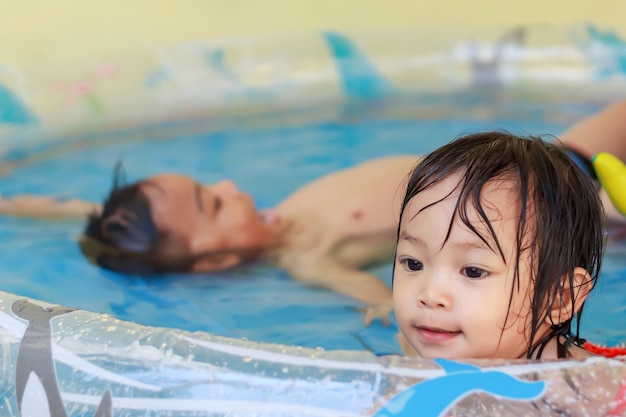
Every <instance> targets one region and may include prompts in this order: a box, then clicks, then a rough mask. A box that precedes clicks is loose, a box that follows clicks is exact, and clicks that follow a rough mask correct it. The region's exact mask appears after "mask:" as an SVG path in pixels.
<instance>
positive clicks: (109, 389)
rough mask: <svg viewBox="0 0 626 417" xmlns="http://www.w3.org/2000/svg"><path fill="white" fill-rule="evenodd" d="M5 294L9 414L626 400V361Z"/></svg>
mask: <svg viewBox="0 0 626 417" xmlns="http://www.w3.org/2000/svg"><path fill="white" fill-rule="evenodd" d="M0 298H1V300H2V301H0V337H1V340H2V345H1V349H2V355H1V356H0V358H1V359H0V365H1V367H0V369H1V371H2V375H1V382H0V392H2V393H3V398H4V401H3V402H2V403H0V415H3V416H21V417H25V416H33V417H34V416H37V417H41V416H99V417H100V416H101V417H104V416H147V415H149V416H312V417H324V416H380V417H382V416H415V415H419V416H424V417H428V416H433V417H434V416H441V415H453V416H456V415H459V416H474V415H476V416H478V415H480V416H485V415H489V416H514V415H515V416H520V415H524V416H535V415H536V416H548V415H563V413H565V414H566V415H572V416H574V415H576V416H599V415H609V414H608V412H609V410H613V411H616V410H617V411H619V412H620V413H623V412H624V410H626V402H620V403H618V402H616V401H615V399H616V398H618V397H619V396H620V395H623V392H622V391H624V387H623V381H626V379H625V378H626V365H625V364H624V363H622V362H621V361H615V360H607V359H601V358H593V359H588V360H586V361H584V362H573V361H552V362H548V361H544V362H523V361H513V362H503V361H482V362H465V361H450V360H434V361H430V360H421V359H416V358H412V359H409V358H402V357H399V356H387V357H376V356H375V355H373V354H371V353H368V352H356V351H323V350H315V349H303V348H298V347H294V346H282V345H269V344H259V343H254V342H250V341H244V340H234V339H228V338H223V337H216V336H212V335H210V334H207V333H189V332H183V331H177V330H171V329H164V328H150V327H144V326H140V325H137V324H133V323H128V322H122V321H120V320H117V319H115V318H114V317H111V316H106V315H101V314H95V313H91V312H87V311H80V310H74V309H71V308H65V307H59V306H52V305H50V304H47V303H44V302H41V301H36V300H27V299H24V298H21V297H19V296H15V295H11V294H6V293H2V296H1V297H0ZM619 407H621V408H619ZM611 415H615V414H611Z"/></svg>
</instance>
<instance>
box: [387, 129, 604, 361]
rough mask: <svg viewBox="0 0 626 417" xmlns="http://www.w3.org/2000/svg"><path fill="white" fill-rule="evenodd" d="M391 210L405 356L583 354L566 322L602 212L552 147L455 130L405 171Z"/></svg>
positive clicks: (590, 273)
mask: <svg viewBox="0 0 626 417" xmlns="http://www.w3.org/2000/svg"><path fill="white" fill-rule="evenodd" d="M400 216H401V217H400V224H399V228H398V235H397V240H398V243H397V249H396V258H395V267H394V275H393V301H394V310H395V315H396V320H397V323H398V326H399V328H400V330H401V334H402V336H403V338H401V344H402V345H403V347H404V348H405V350H406V351H407V353H409V354H416V355H421V356H423V357H428V358H433V357H445V358H508V359H514V358H524V357H525V358H565V357H572V358H581V357H585V356H587V355H589V353H587V352H586V351H585V350H584V349H582V348H581V347H580V345H581V339H579V337H578V324H576V326H573V324H572V322H573V320H574V319H575V318H576V323H579V321H580V315H581V313H582V309H583V305H584V302H585V300H586V298H587V296H588V295H589V293H590V292H591V291H592V289H593V288H594V286H595V283H596V280H597V278H598V272H599V270H600V264H601V259H602V255H603V249H604V239H605V238H604V235H605V232H604V230H605V227H604V215H603V209H602V205H601V202H600V200H599V197H598V195H597V192H596V189H595V187H594V184H593V182H592V181H591V180H590V178H589V177H588V176H587V175H586V174H584V173H583V172H582V170H581V169H580V168H579V167H578V166H576V165H575V164H574V163H573V162H572V160H571V159H570V158H568V157H567V156H566V154H565V153H564V152H563V151H562V149H560V148H559V147H557V146H555V145H551V144H548V143H545V142H543V141H542V140H541V139H538V138H520V137H517V136H513V135H510V134H506V133H498V132H487V133H480V134H475V135H470V136H466V137H462V138H460V139H457V140H455V141H453V142H451V143H450V144H447V145H445V146H443V147H441V148H439V149H437V150H436V151H434V152H433V153H431V154H430V155H428V156H426V157H425V158H424V159H423V160H422V162H421V163H420V164H419V165H417V166H416V168H415V169H414V170H413V172H412V173H411V176H410V179H409V182H408V186H407V189H406V195H405V197H404V200H403V202H402V207H401V215H400ZM573 327H574V328H573Z"/></svg>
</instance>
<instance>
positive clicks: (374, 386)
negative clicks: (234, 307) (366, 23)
mask: <svg viewBox="0 0 626 417" xmlns="http://www.w3.org/2000/svg"><path fill="white" fill-rule="evenodd" d="M624 57H626V53H624V41H623V40H622V39H621V38H620V37H619V35H617V34H616V33H614V32H612V31H610V30H606V29H602V28H597V27H595V26H593V25H582V26H576V27H572V28H556V29H554V28H546V27H536V28H535V27H533V28H511V29H507V30H502V31H500V32H498V33H456V34H453V35H451V34H450V33H445V32H444V31H442V33H441V34H434V33H432V32H429V33H427V34H424V33H422V34H416V35H415V36H414V35H412V34H406V33H404V34H360V35H353V34H346V33H338V32H326V33H321V34H311V35H302V36H300V37H297V36H296V37H284V38H268V39H264V40H263V39H262V40H258V39H257V40H247V39H236V40H224V41H211V42H197V43H191V44H185V45H178V46H175V47H171V48H165V47H164V48H161V49H156V50H153V51H149V52H147V53H140V52H137V51H134V52H133V53H128V54H122V53H121V54H120V55H119V56H116V57H113V58H111V59H103V60H102V61H99V62H96V63H93V64H89V63H85V64H84V65H81V66H79V67H75V66H69V65H68V66H66V67H62V68H59V67H49V66H44V65H42V66H38V67H37V68H17V67H15V66H12V65H11V64H10V63H4V64H3V65H0V136H1V143H2V159H3V166H4V167H10V165H11V164H13V163H19V162H20V161H24V160H27V159H28V158H29V157H30V156H31V155H33V154H36V153H37V152H40V151H45V150H46V149H50V146H54V145H55V144H63V143H67V142H68V141H69V140H71V138H72V137H80V136H81V135H83V134H88V133H93V132H103V131H104V132H111V133H112V135H113V133H114V132H115V131H119V130H120V129H132V128H133V127H136V126H149V125H150V124H152V125H155V124H156V125H158V124H159V123H160V124H163V123H174V124H175V123H177V122H179V121H183V122H186V121H188V120H192V119H197V120H204V119H207V118H210V119H211V121H212V123H216V121H219V120H222V119H220V117H222V116H229V115H238V114H247V115H255V114H257V113H263V112H264V113H263V114H268V113H269V112H272V111H273V112H276V113H289V111H290V110H291V109H293V108H294V107H298V106H306V105H315V104H316V103H317V104H320V103H324V104H325V106H324V108H327V109H329V110H328V111H329V112H341V109H342V104H343V103H348V102H359V101H370V100H384V99H386V98H389V97H394V98H398V97H399V98H402V97H403V96H407V95H415V94H420V95H424V96H426V95H429V94H430V95H433V96H434V95H437V94H450V93H455V92H458V91H472V89H478V90H483V89H495V90H496V91H497V92H498V94H501V95H511V96H515V97H517V96H518V97H523V98H524V99H525V100H543V101H545V100H555V101H558V100H576V99H580V98H582V97H584V98H585V100H594V99H596V98H597V99H598V101H599V102H605V101H607V100H610V99H611V98H621V97H623V96H624V93H626V82H625V77H624V73H625V72H626V59H625V58H624ZM329 103H330V104H329ZM331 104H332V105H331ZM226 119H227V118H226ZM226 119H224V120H226ZM259 123H262V121H259ZM87 137H91V136H87ZM68 138H70V139H68ZM0 337H1V341H2V344H1V346H0V349H1V350H0V370H1V372H2V377H1V378H0V392H1V393H2V398H3V400H2V401H0V415H1V416H21V417H26V416H29V417H30V416H32V417H35V416H36V417H41V416H55V417H56V416H97V417H102V416H315V417H324V416H333V417H334V416H380V417H382V416H416V415H419V416H426V417H428V416H444V415H445V416H448V415H450V416H473V415H481V416H484V415H489V416H520V415H524V416H549V415H553V416H557V415H558V416H561V415H572V416H600V415H626V400H625V399H624V396H625V395H626V388H624V381H625V380H626V379H625V378H626V365H624V364H623V363H622V362H621V361H618V360H608V359H603V358H592V359H588V360H586V361H584V362H574V361H552V362H551V361H541V362H526V361H508V362H505V361H477V362H466V361H450V360H434V361H431V360H420V359H409V358H402V357H399V356H385V357H376V356H374V355H373V354H370V353H368V352H356V351H323V350H315V349H303V348H299V347H295V346H282V345H270V344H260V343H255V342H252V341H246V340H235V339H228V338H223V337H217V336H214V335H211V334H206V333H188V332H183V331H177V330H174V329H165V328H149V327H144V326H141V325H137V324H134V323H130V322H124V321H120V320H117V319H115V318H113V317H110V316H106V315H101V314H95V313H92V312H88V311H82V310H74V309H72V308H66V307H59V306H52V305H50V304H47V303H45V302H44V301H42V300H27V299H24V298H23V297H22V296H19V295H13V294H7V293H2V295H1V297H0Z"/></svg>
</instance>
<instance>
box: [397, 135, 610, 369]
mask: <svg viewBox="0 0 626 417" xmlns="http://www.w3.org/2000/svg"><path fill="white" fill-rule="evenodd" d="M455 174H460V175H461V179H460V181H459V184H458V185H457V187H456V190H458V191H459V192H460V194H459V197H458V199H457V202H456V211H455V213H454V215H453V216H452V219H450V224H449V225H448V231H447V235H446V239H445V241H447V239H448V238H449V236H450V233H451V231H452V227H453V223H454V222H455V219H456V218H457V216H458V219H459V220H460V221H462V222H463V224H465V225H466V226H467V227H468V228H469V230H471V231H472V232H473V233H475V234H476V235H477V236H478V237H479V238H480V239H481V240H482V241H483V242H485V244H487V245H488V246H489V247H491V248H492V249H493V250H494V251H496V252H497V253H499V255H500V256H501V257H502V259H503V260H504V259H505V255H504V253H503V252H502V249H501V247H500V243H499V242H498V238H497V236H496V234H495V231H494V229H493V227H492V226H491V223H490V222H489V219H488V218H487V216H486V213H485V207H484V206H483V204H482V201H481V192H482V190H483V188H484V187H485V185H486V184H487V183H488V182H489V181H491V180H494V179H496V180H497V179H502V180H512V181H513V183H514V184H515V187H516V191H517V194H518V197H519V202H518V203H519V210H520V212H519V221H518V223H517V230H516V241H515V249H516V257H515V259H514V263H515V264H514V268H515V272H514V278H513V284H512V286H511V290H510V295H509V300H511V299H512V297H513V293H514V290H515V287H516V286H518V287H519V279H520V277H519V266H520V259H521V255H522V254H523V253H524V252H527V253H528V255H529V258H528V259H529V264H530V266H531V277H530V279H531V280H532V281H533V283H534V293H533V295H532V304H531V312H530V313H531V314H530V329H531V334H530V341H534V340H535V338H536V336H537V332H538V330H539V328H540V325H541V323H542V322H543V321H544V320H545V319H546V318H548V317H550V318H551V315H550V311H551V309H552V306H554V305H558V304H559V303H560V302H568V303H571V304H570V306H572V307H573V306H574V302H575V298H574V297H575V293H576V291H574V290H572V291H570V294H571V297H570V299H568V300H563V295H564V294H563V288H564V285H566V286H569V288H572V289H574V288H576V287H577V285H576V283H575V280H574V269H575V268H576V267H581V268H584V269H585V270H586V271H587V272H588V273H589V276H590V282H585V283H582V284H579V285H580V286H584V287H585V288H584V289H585V290H587V289H588V290H589V291H591V290H592V289H593V287H595V284H596V282H597V279H598V274H599V272H600V267H601V262H602V256H603V253H604V246H605V236H606V233H605V221H604V212H603V209H602V204H601V202H600V199H599V197H598V194H597V192H596V188H595V186H594V183H593V181H592V180H591V179H590V178H589V176H588V175H586V174H585V173H584V172H583V171H582V170H581V169H580V168H579V166H577V165H576V163H574V162H573V161H572V160H571V159H570V158H569V157H568V156H567V154H566V153H565V152H564V151H563V150H562V149H561V147H559V146H557V145H556V144H551V143H549V142H547V141H544V140H543V139H542V138H540V137H532V136H528V137H520V136H516V135H513V134H510V133H507V132H499V131H492V132H482V133H476V134H470V135H467V136H462V137H459V138H457V139H455V140H453V141H452V142H450V143H448V144H446V145H444V146H442V147H440V148H438V149H437V150H435V151H434V152H432V153H430V154H429V155H427V156H426V157H425V158H424V159H423V160H422V161H420V162H419V163H418V164H417V165H416V167H415V168H414V170H413V172H412V173H411V175H410V177H409V181H408V185H407V190H406V194H405V197H404V200H403V202H402V208H401V212H400V219H402V215H403V214H404V210H405V208H406V206H407V204H408V203H409V201H410V200H411V199H412V198H413V197H414V196H416V195H417V194H419V193H420V192H422V191H424V190H426V189H428V188H429V187H432V186H434V185H435V184H437V183H438V182H439V181H441V180H443V179H445V178H447V177H449V176H450V175H455ZM434 204H437V202H434V203H433V205H434ZM468 208H470V209H473V210H475V211H476V213H478V215H479V216H480V218H481V221H482V222H484V224H485V225H486V226H487V229H488V231H489V232H488V236H484V233H483V234H481V232H479V231H478V230H477V229H476V227H475V226H474V225H472V223H471V222H470V221H469V217H468ZM422 210H423V209H422ZM399 236H400V225H398V238H399ZM445 241H444V244H445ZM494 246H495V247H494ZM563 279H565V280H566V282H565V283H564V282H563ZM509 306H510V303H509ZM509 309H510V307H509ZM509 314H510V310H509V311H508V312H507V317H506V320H507V321H508V317H509ZM581 316H582V307H581V309H580V310H579V311H578V312H577V314H575V315H573V316H572V317H570V318H569V319H567V320H565V321H563V322H561V323H552V332H551V333H550V334H549V335H547V336H546V337H544V338H543V339H541V340H539V341H538V342H537V343H534V344H532V345H531V343H532V342H529V347H528V350H527V354H526V356H527V358H532V357H533V354H534V353H535V352H537V355H536V357H540V356H541V353H542V351H543V349H544V347H545V346H546V345H547V343H548V342H549V341H550V340H551V339H552V338H553V337H559V336H564V337H565V338H566V341H567V343H574V344H576V345H580V344H581V343H582V339H580V337H579V333H580V319H581ZM574 319H576V328H575V329H574V330H572V321H573V320H574ZM503 331H504V330H503ZM557 340H558V339H557ZM558 346H559V357H562V356H565V354H566V353H565V350H566V349H565V348H564V346H563V345H561V344H558Z"/></svg>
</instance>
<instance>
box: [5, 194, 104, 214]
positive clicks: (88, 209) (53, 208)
mask: <svg viewBox="0 0 626 417" xmlns="http://www.w3.org/2000/svg"><path fill="white" fill-rule="evenodd" d="M99 210H100V206H99V205H97V204H94V203H90V202H87V201H83V200H79V199H70V200H65V201H60V200H57V199H55V198H54V197H47V196H37V195H20V196H15V197H6V198H5V197H0V215H8V216H18V217H37V218H49V219H55V218H56V219H60V218H78V217H81V218H82V217H85V216H87V215H88V214H91V213H94V212H97V211H99Z"/></svg>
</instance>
